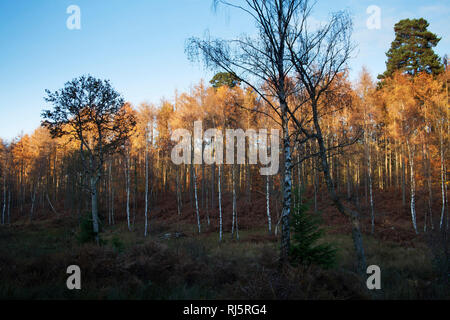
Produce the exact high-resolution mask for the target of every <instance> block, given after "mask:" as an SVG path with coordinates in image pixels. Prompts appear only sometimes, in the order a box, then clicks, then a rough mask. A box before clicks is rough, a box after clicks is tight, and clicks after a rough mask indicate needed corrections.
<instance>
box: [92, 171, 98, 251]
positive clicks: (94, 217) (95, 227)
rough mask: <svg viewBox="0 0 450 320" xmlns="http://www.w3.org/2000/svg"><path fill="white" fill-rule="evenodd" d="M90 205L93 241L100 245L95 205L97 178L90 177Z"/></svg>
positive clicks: (96, 206) (96, 207)
mask: <svg viewBox="0 0 450 320" xmlns="http://www.w3.org/2000/svg"><path fill="white" fill-rule="evenodd" d="M90 184H91V205H92V227H93V231H94V236H95V241H96V242H97V245H99V244H100V238H99V221H98V205H97V199H98V197H97V178H96V177H93V176H92V177H91V181H90Z"/></svg>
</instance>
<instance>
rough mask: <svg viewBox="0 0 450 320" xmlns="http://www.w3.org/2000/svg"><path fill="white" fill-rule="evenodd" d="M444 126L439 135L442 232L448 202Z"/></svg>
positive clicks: (440, 225) (440, 224)
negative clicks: (446, 202)
mask: <svg viewBox="0 0 450 320" xmlns="http://www.w3.org/2000/svg"><path fill="white" fill-rule="evenodd" d="M442 127H443V126H441V130H440V133H439V140H440V153H441V192H442V208H441V219H440V223H439V227H440V229H441V230H442V227H443V225H444V216H445V201H446V192H445V185H446V181H445V180H446V179H445V176H446V173H445V165H444V161H445V160H444V138H443V134H442V131H443V128H442Z"/></svg>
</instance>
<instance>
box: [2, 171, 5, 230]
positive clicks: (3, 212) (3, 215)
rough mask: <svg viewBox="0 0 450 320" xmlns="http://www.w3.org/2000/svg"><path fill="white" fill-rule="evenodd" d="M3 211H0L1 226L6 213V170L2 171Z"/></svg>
mask: <svg viewBox="0 0 450 320" xmlns="http://www.w3.org/2000/svg"><path fill="white" fill-rule="evenodd" d="M3 171H4V172H3V210H2V224H5V213H6V170H3Z"/></svg>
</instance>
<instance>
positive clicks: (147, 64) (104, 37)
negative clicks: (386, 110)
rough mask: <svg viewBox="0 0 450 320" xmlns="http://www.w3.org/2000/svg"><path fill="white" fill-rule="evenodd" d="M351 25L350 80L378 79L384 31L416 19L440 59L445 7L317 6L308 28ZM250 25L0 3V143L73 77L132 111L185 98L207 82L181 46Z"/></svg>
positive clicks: (31, 123) (115, 6) (159, 0)
mask: <svg viewBox="0 0 450 320" xmlns="http://www.w3.org/2000/svg"><path fill="white" fill-rule="evenodd" d="M69 5H78V6H79V7H80V9H81V30H68V29H67V28H66V20H67V18H68V17H69V15H68V14H67V13H66V9H67V7H68V6H69ZM370 5H377V6H379V7H380V8H381V23H382V25H381V29H379V30H369V29H368V28H367V27H366V20H367V18H368V14H367V13H366V9H367V7H368V6H370ZM339 9H349V10H350V11H351V12H352V14H353V17H354V23H355V32H354V40H355V42H356V43H357V44H358V46H359V47H358V52H357V56H356V57H355V58H354V59H353V60H352V61H351V63H350V66H351V72H352V73H351V77H352V78H353V79H354V78H356V77H357V74H358V73H359V71H360V69H361V67H362V66H363V65H366V66H367V67H368V68H369V71H371V73H372V74H373V75H374V76H376V75H377V74H378V73H381V72H383V71H384V68H385V55H384V53H385V52H386V51H387V50H388V48H389V46H390V42H391V41H392V40H393V36H394V33H393V26H394V24H395V23H396V22H397V21H398V20H400V19H403V18H414V17H424V18H426V19H427V20H428V21H429V22H430V30H431V31H433V32H435V33H437V34H438V35H439V36H441V37H442V41H441V43H440V45H439V46H438V48H437V50H436V51H437V53H438V54H439V55H441V56H442V55H443V54H445V53H450V43H449V38H448V31H449V28H448V25H449V24H448V17H449V16H450V3H449V1H448V0H434V1H433V0H430V1H421V0H409V1H408V0H390V1H386V0H383V1H378V0H370V1H367V0H342V1H333V0H318V4H317V6H316V9H315V11H314V13H313V17H314V19H315V20H317V21H323V20H325V19H326V18H327V15H328V13H329V12H330V11H336V10H339ZM252 28H253V24H252V22H250V21H249V20H248V19H246V18H245V16H243V15H241V14H239V13H238V12H236V11H234V10H223V9H219V11H218V12H214V11H213V10H212V0H71V1H66V0H32V1H29V0H0V36H1V43H2V46H1V50H0V137H2V138H4V139H11V138H13V137H15V136H17V135H18V134H19V133H20V132H21V131H23V132H24V133H31V132H32V131H33V130H34V129H35V128H37V127H38V126H39V123H40V113H41V110H42V109H43V108H44V107H45V103H44V101H43V97H44V90H45V89H50V90H57V89H59V88H61V87H62V86H63V85H64V83H65V82H66V81H68V80H71V79H73V78H75V77H77V76H80V75H82V74H87V73H90V74H92V75H94V76H96V77H101V78H107V79H110V80H111V81H112V83H113V85H114V86H115V88H116V89H117V90H118V91H120V92H121V93H122V94H123V96H124V98H125V99H126V100H128V101H131V102H132V103H133V104H139V103H141V102H144V101H148V102H154V103H158V102H159V101H160V99H161V98H162V97H166V98H169V99H170V98H172V97H173V95H174V92H175V90H176V89H178V90H179V91H185V90H188V89H189V87H190V86H191V85H193V84H195V83H197V82H198V81H199V80H200V79H201V78H204V79H206V80H209V79H210V78H211V74H210V73H209V72H207V71H205V70H204V69H203V67H202V66H199V65H195V64H192V63H190V62H189V61H188V59H187V58H186V55H185V53H184V44H185V41H186V39H187V38H189V37H190V36H202V35H203V34H204V33H205V31H206V30H209V32H210V34H211V35H214V36H219V37H225V38H227V37H233V36H236V35H239V34H241V33H243V32H251V31H252Z"/></svg>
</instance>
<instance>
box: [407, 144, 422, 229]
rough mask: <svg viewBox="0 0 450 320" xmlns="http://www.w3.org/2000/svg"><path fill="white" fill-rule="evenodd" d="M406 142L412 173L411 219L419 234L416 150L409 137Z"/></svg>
mask: <svg viewBox="0 0 450 320" xmlns="http://www.w3.org/2000/svg"><path fill="white" fill-rule="evenodd" d="M406 144H407V147H408V155H409V166H410V174H411V219H412V223H413V227H414V231H415V232H416V234H419V231H418V229H417V221H416V177H415V172H414V153H415V152H414V150H413V148H412V147H411V144H410V142H409V139H406Z"/></svg>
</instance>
